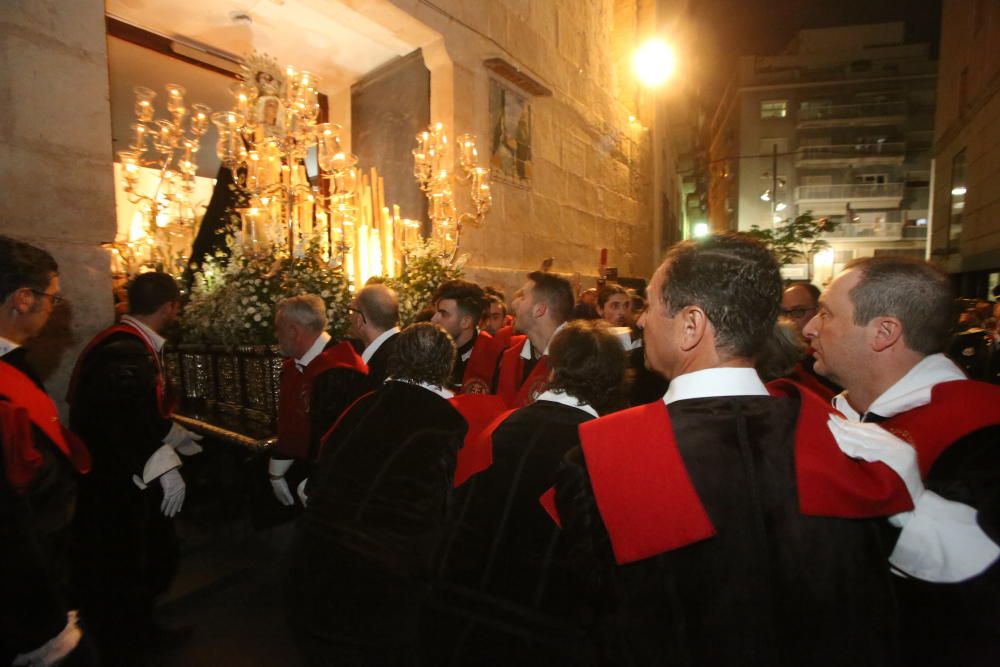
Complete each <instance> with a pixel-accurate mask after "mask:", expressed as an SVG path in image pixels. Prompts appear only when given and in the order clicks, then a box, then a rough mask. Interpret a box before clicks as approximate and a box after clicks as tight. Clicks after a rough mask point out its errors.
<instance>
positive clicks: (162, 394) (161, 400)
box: [66, 323, 176, 419]
mask: <svg viewBox="0 0 1000 667" xmlns="http://www.w3.org/2000/svg"><path fill="white" fill-rule="evenodd" d="M118 333H123V334H128V335H129V336H134V337H135V338H137V339H138V340H139V341H140V342H141V343H142V346H143V347H145V348H146V351H147V352H149V355H150V356H151V357H153V363H155V364H156V370H157V377H156V405H157V407H158V408H159V410H160V416H161V417H163V418H164V419H166V418H167V417H169V416H170V415H172V414H173V413H174V408H175V407H176V406H175V401H174V398H173V396H171V393H170V390H169V387H167V383H166V376H165V375H164V373H163V366H161V365H160V355H159V354H157V352H156V350H155V349H153V347H152V346H151V345H150V344H149V341H148V340H146V337H145V336H143V335H142V334H141V333H140V332H139V330H138V329H136V328H135V327H133V326H131V325H130V324H127V323H125V324H115V325H113V326H110V327H108V328H107V329H105V330H104V331H101V332H100V333H98V334H97V335H96V336H94V338H93V339H92V340H91V341H90V342H89V343H87V347H85V348H83V352H81V353H80V356H79V357H78V358H77V360H76V366H74V367H73V375H72V376H70V379H69V390H68V391H67V392H66V402H67V403H69V404H70V405H72V404H73V403H74V402H75V400H76V389H77V384H78V383H79V380H80V371H81V369H82V368H83V362H84V360H85V359H86V358H87V355H89V354H90V353H91V352H92V351H93V350H94V349H95V348H96V347H97V346H98V345H100V344H101V343H103V342H104V341H105V340H107V339H108V338H110V337H111V336H113V335H114V334H118Z"/></svg>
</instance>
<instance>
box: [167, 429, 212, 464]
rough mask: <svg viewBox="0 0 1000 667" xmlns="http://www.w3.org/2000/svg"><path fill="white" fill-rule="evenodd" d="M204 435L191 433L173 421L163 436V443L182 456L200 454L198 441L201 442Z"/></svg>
mask: <svg viewBox="0 0 1000 667" xmlns="http://www.w3.org/2000/svg"><path fill="white" fill-rule="evenodd" d="M204 437H205V436H203V435H201V434H198V433H193V432H191V431H189V430H187V429H186V428H184V427H183V426H181V425H180V424H178V423H177V422H174V423H173V425H172V426H171V427H170V431H168V432H167V436H166V437H165V438H163V444H165V445H170V446H171V447H173V448H174V449H175V450H177V451H178V452H180V453H181V454H183V455H184V456H194V455H195V454H200V453H201V452H202V451H203V450H202V447H201V445H199V444H198V443H199V442H201V440H202V438H204Z"/></svg>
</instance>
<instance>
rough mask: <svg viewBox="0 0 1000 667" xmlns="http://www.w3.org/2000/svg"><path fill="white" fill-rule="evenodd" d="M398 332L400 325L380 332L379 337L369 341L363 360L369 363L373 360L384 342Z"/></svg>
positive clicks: (362, 354)
mask: <svg viewBox="0 0 1000 667" xmlns="http://www.w3.org/2000/svg"><path fill="white" fill-rule="evenodd" d="M398 333H399V327H393V328H391V329H386V330H385V331H383V332H382V333H380V334H379V335H378V338H376V339H375V340H373V341H372V342H371V343H369V344H368V347H366V348H365V351H364V352H362V353H361V361H363V362H365V363H366V364H367V363H368V362H369V361H370V360H371V358H372V357H373V356H374V355H375V353H376V352H378V349H379V348H380V347H382V343H384V342H385V341H387V340H389V339H390V338H392V337H393V336H395V335H396V334H398Z"/></svg>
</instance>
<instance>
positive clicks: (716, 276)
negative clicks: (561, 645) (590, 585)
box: [557, 235, 912, 667]
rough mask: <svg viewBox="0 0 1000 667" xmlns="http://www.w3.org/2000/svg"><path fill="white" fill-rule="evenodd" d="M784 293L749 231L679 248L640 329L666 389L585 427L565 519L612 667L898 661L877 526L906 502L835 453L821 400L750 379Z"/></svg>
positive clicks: (878, 477) (892, 479)
mask: <svg viewBox="0 0 1000 667" xmlns="http://www.w3.org/2000/svg"><path fill="white" fill-rule="evenodd" d="M780 295H781V276H780V273H779V271H778V266H777V264H776V262H775V260H774V258H773V256H772V255H771V253H770V252H769V251H768V250H767V249H766V248H765V247H763V246H762V245H760V244H758V243H757V242H755V241H753V240H751V239H749V238H746V237H742V236H738V235H726V236H713V237H710V238H708V239H705V240H704V241H702V242H700V243H692V242H685V243H681V244H678V245H676V246H674V247H673V248H672V249H671V251H670V252H669V253H668V255H667V258H666V260H665V261H664V263H663V265H662V266H661V267H660V268H659V269H658V270H657V271H656V273H655V274H654V276H653V279H652V282H651V284H650V289H649V302H650V306H649V309H648V310H647V312H646V313H645V314H644V315H643V316H642V317H641V318H640V320H639V325H640V326H641V327H642V328H643V337H644V343H645V349H646V355H647V356H646V358H647V363H648V364H649V365H650V366H651V367H652V368H654V369H656V370H658V371H660V372H661V373H663V375H664V376H665V377H668V378H670V380H671V383H670V387H669V389H668V390H667V393H666V394H665V395H664V397H663V399H662V400H658V401H655V402H653V403H649V404H646V405H643V406H639V407H636V408H632V409H630V410H626V411H623V412H619V413H615V414H612V415H608V416H606V417H602V418H600V419H596V420H593V421H590V422H587V423H585V424H583V425H581V426H580V430H579V433H580V441H581V446H580V448H578V449H574V450H572V451H571V452H570V453H569V454H567V457H566V459H565V461H564V465H565V468H564V471H563V474H562V475H561V478H560V481H559V484H558V487H557V504H558V513H559V515H560V516H561V518H562V522H563V527H564V529H565V531H566V534H567V537H568V539H570V540H571V541H572V542H573V544H574V545H575V547H576V553H577V556H578V558H579V563H580V567H581V568H582V570H583V571H585V572H586V571H589V572H591V573H592V576H593V579H594V581H595V586H596V588H595V591H594V595H595V599H596V600H597V601H598V602H597V607H598V618H599V619H600V624H599V627H598V628H597V629H596V631H595V633H594V635H595V636H599V637H600V638H601V647H602V651H603V652H604V653H605V655H606V658H607V659H608V660H609V661H611V662H615V663H616V664H617V663H620V664H630V665H713V666H719V665H733V666H736V665H739V666H741V667H745V666H752V665H760V666H761V667H764V666H768V667H774V666H779V665H789V666H791V665H813V666H815V665H829V666H830V667H833V666H835V665H836V666H841V665H873V666H874V665H891V664H894V663H895V650H896V644H895V640H896V636H895V624H896V609H895V604H894V599H893V595H892V589H891V586H890V581H889V577H890V575H889V567H888V564H887V562H886V556H887V550H886V547H885V544H884V541H883V536H882V524H883V523H884V522H883V521H882V520H881V519H878V518H877V517H882V516H887V515H892V514H895V513H898V512H901V511H904V510H907V509H910V508H911V507H912V502H911V498H910V495H909V492H908V490H907V487H906V486H905V484H904V482H903V480H902V479H901V478H900V477H899V476H897V475H896V473H894V472H893V471H892V470H891V469H889V468H888V467H886V466H884V465H881V464H866V463H863V462H857V461H855V460H853V459H850V458H848V457H847V456H845V455H844V454H843V453H842V452H841V451H840V449H839V448H838V447H837V443H836V442H835V441H834V439H833V436H832V434H831V433H830V431H829V430H828V428H827V422H828V420H829V419H830V415H831V413H832V410H831V409H830V408H829V407H828V406H827V405H825V404H824V403H823V402H822V401H821V400H820V399H819V398H818V397H816V396H815V395H813V394H811V393H810V392H808V391H804V390H802V389H801V388H799V387H798V386H797V385H794V384H793V383H790V382H784V383H782V384H779V385H777V386H774V387H772V388H771V390H770V392H769V390H768V388H766V387H765V386H764V384H763V383H762V382H761V380H760V379H759V377H758V376H757V374H756V372H755V371H754V369H753V357H754V354H755V351H756V350H757V349H759V347H760V346H761V345H762V343H763V341H764V340H765V339H766V337H767V336H768V334H769V333H770V332H771V330H772V328H773V326H774V323H775V319H776V316H777V311H778V302H779V299H780Z"/></svg>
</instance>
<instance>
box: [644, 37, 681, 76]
mask: <svg viewBox="0 0 1000 667" xmlns="http://www.w3.org/2000/svg"><path fill="white" fill-rule="evenodd" d="M633 62H634V64H635V74H636V77H637V78H638V79H639V83H641V84H642V85H643V86H645V87H646V88H659V87H660V86H662V85H663V84H664V83H666V81H667V79H669V78H670V77H671V76H672V75H673V73H674V70H675V69H676V68H677V57H676V56H675V55H674V50H673V49H672V48H670V46H669V45H668V44H667V43H666V42H664V41H663V40H662V39H657V38H653V39H650V40H648V41H646V42H645V43H644V44H643V45H642V46H640V47H639V49H638V50H637V51H636V52H635V58H634V61H633Z"/></svg>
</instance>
